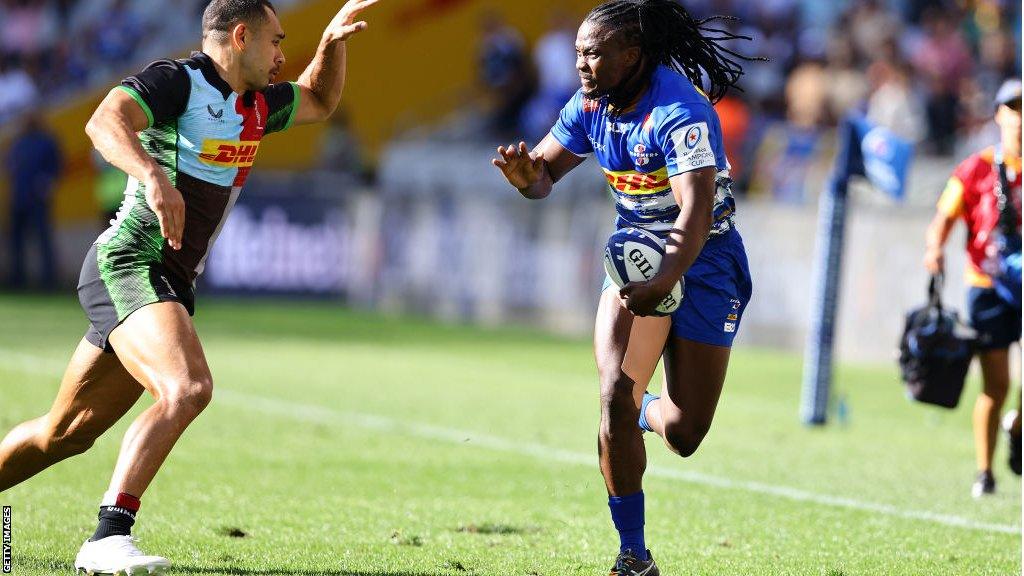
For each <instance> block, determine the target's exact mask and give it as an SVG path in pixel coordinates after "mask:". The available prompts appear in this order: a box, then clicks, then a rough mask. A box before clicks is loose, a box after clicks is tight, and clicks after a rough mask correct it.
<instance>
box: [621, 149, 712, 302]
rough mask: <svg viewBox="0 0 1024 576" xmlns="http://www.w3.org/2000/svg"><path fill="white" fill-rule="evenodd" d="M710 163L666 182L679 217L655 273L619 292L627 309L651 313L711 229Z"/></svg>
mask: <svg viewBox="0 0 1024 576" xmlns="http://www.w3.org/2000/svg"><path fill="white" fill-rule="evenodd" d="M716 173H717V170H716V169H715V167H713V166H709V167H707V168H701V169H699V170H694V171H692V172H685V173H683V174H679V175H676V176H673V177H672V178H671V179H670V180H669V183H670V184H671V186H672V195H673V196H675V199H676V204H678V205H679V216H677V217H676V221H675V225H674V226H673V227H672V230H671V231H670V232H669V234H668V239H667V240H666V242H665V258H664V259H662V261H661V267H660V268H659V269H658V273H657V274H655V275H654V278H651V279H650V280H649V281H647V282H631V283H629V284H626V285H625V286H623V287H622V289H621V290H620V291H619V295H620V296H621V297H622V299H623V301H624V302H625V304H626V308H628V309H629V311H630V312H632V313H633V314H636V315H638V316H647V315H649V314H651V313H653V312H654V309H655V308H656V307H657V306H658V303H660V302H661V301H662V300H663V299H664V298H665V296H666V295H667V294H668V293H669V292H671V291H672V287H673V286H675V285H676V282H679V279H680V278H682V277H683V274H685V273H686V271H687V270H689V268H690V266H691V265H692V264H693V262H694V260H696V259H697V256H698V255H700V251H701V250H702V249H703V248H704V242H705V241H706V240H707V238H708V233H709V232H710V231H711V224H712V210H713V208H714V204H715V174H716Z"/></svg>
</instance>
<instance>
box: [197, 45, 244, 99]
mask: <svg viewBox="0 0 1024 576" xmlns="http://www.w3.org/2000/svg"><path fill="white" fill-rule="evenodd" d="M191 59H192V60H193V61H195V62H196V63H197V64H198V65H199V71H200V72H201V73H202V74H203V78H205V79H206V81H207V82H209V83H210V86H213V87H214V88H216V89H217V90H219V91H220V93H221V95H222V96H224V99H225V100H227V99H228V97H229V96H231V94H232V93H233V92H234V90H232V89H231V85H230V84H228V83H227V81H226V80H224V79H223V78H221V77H220V74H219V73H217V67H216V66H214V65H213V59H212V58H210V56H209V55H208V54H206V53H205V52H193V53H192V54H191Z"/></svg>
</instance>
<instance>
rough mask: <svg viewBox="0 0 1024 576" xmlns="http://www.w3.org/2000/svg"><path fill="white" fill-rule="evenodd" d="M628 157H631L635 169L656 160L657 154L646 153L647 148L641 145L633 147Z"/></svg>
mask: <svg viewBox="0 0 1024 576" xmlns="http://www.w3.org/2000/svg"><path fill="white" fill-rule="evenodd" d="M629 155H630V156H632V157H633V163H634V164H636V165H637V167H641V166H646V165H648V164H650V162H651V159H652V158H657V157H658V156H659V154H658V153H657V152H648V151H647V146H644V145H643V144H637V145H636V146H633V150H631V151H630V152H629Z"/></svg>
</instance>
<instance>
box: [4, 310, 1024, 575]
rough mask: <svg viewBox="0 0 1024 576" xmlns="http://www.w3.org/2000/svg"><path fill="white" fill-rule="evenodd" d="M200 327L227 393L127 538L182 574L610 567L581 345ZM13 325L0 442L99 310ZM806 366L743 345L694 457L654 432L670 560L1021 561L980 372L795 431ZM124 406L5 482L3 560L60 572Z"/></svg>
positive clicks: (41, 405) (807, 567)
mask: <svg viewBox="0 0 1024 576" xmlns="http://www.w3.org/2000/svg"><path fill="white" fill-rule="evenodd" d="M196 323H197V326H198V330H199V333H200V337H201V338H202V339H203V342H204V344H205V347H206V351H207V356H208V358H209V361H210V364H211V367H212V369H213V374H214V381H215V387H216V392H215V394H214V401H213V403H212V405H211V406H210V407H209V409H208V410H207V411H206V412H205V413H204V414H203V415H202V416H201V417H200V418H199V419H198V420H197V421H196V422H195V424H194V425H193V426H192V427H191V428H190V429H189V430H188V431H187V432H186V434H185V436H184V437H183V438H182V440H181V441H180V442H179V443H178V445H177V447H176V448H175V450H174V452H172V454H171V457H170V458H169V459H168V461H167V463H166V465H165V466H164V468H163V469H162V471H161V473H160V475H159V476H157V479H156V481H155V482H154V484H153V485H152V487H151V488H150V490H149V492H148V493H147V494H146V495H145V497H144V498H143V507H142V510H141V513H140V515H139V521H138V524H137V525H136V531H135V534H136V536H138V537H139V538H140V539H141V544H140V546H141V547H142V548H143V550H145V551H147V552H149V553H153V554H160V555H164V556H167V557H168V558H170V559H171V560H172V561H173V562H174V564H175V572H174V573H180V574H203V575H208V574H235V575H286V574H299V575H342V574H352V575H367V576H368V575H381V576H384V575H390V576H433V575H462V574H465V575H502V576H504V575H521V576H527V575H549V576H555V575H567V574H569V575H574V574H607V569H608V568H609V566H610V565H611V563H612V560H613V558H614V555H615V552H616V551H617V546H618V541H617V538H616V536H615V532H614V530H613V529H612V526H611V521H610V520H609V517H608V510H607V505H606V499H605V493H604V487H603V483H602V480H601V476H600V473H599V472H598V469H597V461H596V457H595V456H594V452H595V437H596V429H597V420H598V394H597V384H596V371H595V368H594V366H593V360H592V352H591V349H590V344H589V342H588V341H586V340H572V339H560V338H555V337H551V336H546V335H542V334H539V333H536V332H531V331H528V330H523V329H508V330H484V329H477V328H469V327H462V326H445V325H438V324H434V323H431V322H427V321H424V320H417V319H408V318H390V317H382V316H378V315H372V314H367V313H356V312H351V311H346V310H343V309H340V308H338V307H335V306H332V305H328V304H286V303H274V302H263V301H244V302H215V301H209V300H207V301H202V302H200V308H199V313H198V316H197V318H196ZM0 326H2V329H0V429H2V430H0V433H6V431H7V430H9V429H10V428H11V427H12V426H13V425H14V424H16V423H17V422H20V421H22V420H24V419H27V418H30V417H35V416H38V415H40V414H42V413H43V412H45V411H46V409H47V408H48V407H49V405H50V402H51V401H52V399H53V395H54V392H55V390H56V387H57V382H58V377H59V375H60V373H61V371H62V370H63V366H64V363H65V362H66V360H67V358H68V356H69V354H70V353H71V351H72V350H73V348H74V346H75V344H76V342H77V341H78V339H79V338H80V337H81V336H82V334H83V333H84V329H85V320H84V316H83V315H82V313H81V311H80V310H79V308H78V306H77V302H75V300H74V299H73V297H70V296H61V297H14V296H0ZM894 338H895V335H894ZM800 367H801V364H800V359H799V358H798V357H796V356H793V355H789V354H782V353H778V352H773V351H762V350H750V349H744V348H740V349H737V350H736V352H735V354H734V356H733V362H732V366H731V367H730V373H729V377H728V380H727V382H726V386H725V391H724V394H723V398H722V401H721V404H720V407H719V410H718V416H717V418H716V420H715V423H714V426H713V427H712V430H711V433H710V435H709V436H708V438H707V439H706V440H705V443H704V445H703V446H702V447H701V449H700V450H699V451H698V453H697V454H696V455H695V456H693V457H692V458H689V459H680V458H678V457H675V456H673V455H671V454H670V453H669V452H668V451H667V450H665V449H664V447H663V446H662V445H661V443H660V440H658V439H657V438H656V437H653V436H652V435H648V436H647V447H648V452H649V475H648V477H647V479H646V481H645V491H646V493H647V502H648V509H647V538H648V544H649V545H650V547H651V549H652V551H653V552H654V554H655V557H656V558H657V559H658V562H659V565H660V566H661V570H662V574H665V575H672V576H681V575H684V574H685V575H761V574H763V575H772V576H774V575H781V574H808V575H822V576H852V575H861V574H880V575H881V574H885V575H890V574H891V575H916V574H920V575H929V576H932V575H941V574H964V575H972V576H980V575H1000V576H1001V575H1009V574H1020V573H1021V533H1020V517H1021V499H1020V494H1021V485H1020V481H1019V479H1018V478H1017V477H1015V476H1012V474H1011V473H1010V472H1009V471H1008V469H1007V468H1006V466H1005V461H1004V460H1005V454H1006V452H1005V445H1004V442H1003V440H1004V439H1003V438H1002V437H1001V438H1000V446H999V449H998V451H997V454H996V458H997V467H996V475H997V479H998V481H999V487H998V490H999V491H998V494H997V495H996V496H995V497H993V498H989V499H986V500H983V501H974V500H972V499H971V498H970V495H969V487H970V482H971V480H972V478H973V475H974V463H973V447H972V439H971V433H970V406H971V405H972V402H973V398H974V396H975V394H976V393H977V389H978V383H977V381H976V380H972V381H971V382H970V384H969V385H968V389H967V390H966V391H965V394H964V398H963V405H962V406H961V408H960V409H958V410H956V411H953V412H945V411H939V410H938V409H930V408H927V407H923V406H918V405H913V404H911V403H909V402H907V401H906V400H905V399H904V398H903V393H902V389H901V386H900V384H899V382H898V379H897V375H896V372H895V368H894V367H892V366H876V367H856V366H841V367H840V369H839V371H838V374H837V379H838V387H839V390H840V392H841V393H842V394H845V396H846V402H847V404H848V406H849V419H848V422H847V423H846V424H845V425H832V426H829V427H828V428H825V429H807V428H804V427H803V426H801V425H800V424H799V422H798V418H797V406H798V395H799V381H800ZM655 387H657V385H655ZM145 405H148V398H144V399H143V400H142V401H140V403H139V406H137V407H136V411H137V410H140V409H141V408H142V407H143V406H145ZM129 420H130V418H126V419H125V420H124V421H122V422H121V423H119V424H118V425H117V426H116V427H115V428H114V429H112V430H111V431H110V432H108V433H107V434H106V435H105V436H104V437H103V438H101V439H100V441H98V442H97V443H96V445H95V446H94V447H93V449H92V450H91V451H90V452H88V453H87V454H85V455H82V456H79V457H77V458H73V459H71V460H68V461H65V462H63V463H61V464H59V465H57V466H55V467H53V468H51V469H49V470H47V471H46V472H44V473H42V474H40V475H39V476H37V477H35V478H33V479H31V480H29V481H28V482H26V483H24V484H22V485H20V486H17V487H15V488H14V489H12V490H9V491H8V492H6V493H3V494H0V504H5V505H11V506H12V507H13V534H12V535H13V550H12V551H13V558H14V573H15V574H18V575H26V576H28V575H44V574H45V575H49V574H71V573H72V570H73V569H72V562H73V560H74V555H75V553H76V552H77V550H78V547H79V545H80V544H81V541H82V540H83V539H85V538H86V537H87V536H88V535H89V534H90V533H91V531H92V529H93V527H94V521H95V515H96V506H97V505H98V503H99V499H100V496H101V495H102V493H103V491H104V489H105V488H106V484H107V481H108V479H109V475H110V471H111V469H112V466H113V463H114V458H115V456H116V452H117V447H118V444H119V441H120V437H121V435H122V434H123V433H124V430H125V429H126V427H127V425H128V423H129Z"/></svg>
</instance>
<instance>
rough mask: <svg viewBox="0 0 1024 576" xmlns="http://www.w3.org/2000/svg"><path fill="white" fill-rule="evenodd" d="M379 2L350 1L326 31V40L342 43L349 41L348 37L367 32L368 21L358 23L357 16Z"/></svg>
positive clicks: (366, 0)
mask: <svg viewBox="0 0 1024 576" xmlns="http://www.w3.org/2000/svg"><path fill="white" fill-rule="evenodd" d="M378 1H379V0H349V1H348V2H346V3H345V5H344V6H342V7H341V10H339V11H338V13H337V14H336V15H335V16H334V19H332V20H331V23H330V24H328V25H327V29H326V30H324V38H326V39H327V40H328V41H331V40H336V41H342V42H344V41H345V40H348V37H349V36H351V35H353V34H355V33H357V32H362V31H363V30H366V26H367V24H366V21H364V20H359V21H356V16H358V15H359V13H360V12H362V11H363V10H365V9H367V8H369V7H370V6H373V5H374V4H376V3H377V2H378Z"/></svg>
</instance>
